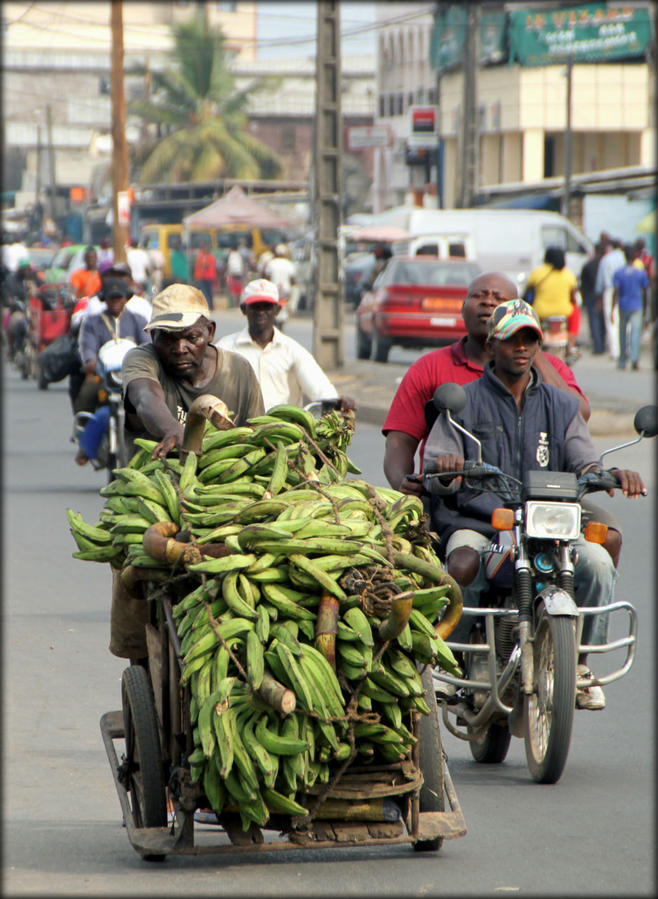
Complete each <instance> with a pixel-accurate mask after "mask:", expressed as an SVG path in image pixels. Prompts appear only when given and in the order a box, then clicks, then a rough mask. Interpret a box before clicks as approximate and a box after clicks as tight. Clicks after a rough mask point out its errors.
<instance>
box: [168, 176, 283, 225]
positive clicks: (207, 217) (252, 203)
mask: <svg viewBox="0 0 658 899" xmlns="http://www.w3.org/2000/svg"><path fill="white" fill-rule="evenodd" d="M183 225H184V226H185V227H186V228H226V227H229V226H231V225H242V226H243V227H247V228H288V227H290V225H291V222H290V221H289V220H288V219H287V218H285V217H284V216H282V215H280V214H279V213H278V212H274V210H272V209H270V208H269V206H266V205H265V204H264V203H259V202H258V201H257V200H253V199H252V198H251V197H248V196H247V194H245V192H244V191H243V190H242V188H240V187H237V186H236V187H232V188H231V189H230V190H229V192H228V193H227V194H226V195H225V196H223V197H220V199H219V200H215V201H214V203H210V205H209V206H204V208H203V209H199V210H198V211H197V212H193V213H192V214H191V215H186V216H185V218H184V219H183Z"/></svg>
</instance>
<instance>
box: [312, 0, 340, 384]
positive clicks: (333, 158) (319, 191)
mask: <svg viewBox="0 0 658 899" xmlns="http://www.w3.org/2000/svg"><path fill="white" fill-rule="evenodd" d="M317 9H318V14H317V37H316V70H315V71H316V75H315V78H316V89H315V147H314V163H315V165H314V167H315V179H314V191H313V199H314V209H315V218H316V223H317V224H316V227H317V238H316V248H317V252H316V265H317V268H316V273H315V278H314V282H315V287H316V290H315V306H314V310H313V354H314V356H315V358H316V360H317V361H318V363H319V364H320V365H321V366H322V368H326V369H329V370H331V369H335V368H340V367H341V366H342V365H343V362H344V357H343V307H344V300H343V295H344V282H343V277H342V256H341V253H340V246H339V237H338V232H339V228H340V225H341V221H342V196H343V189H342V180H343V165H342V150H343V127H342V116H341V97H340V92H341V65H340V14H339V4H338V2H335V0H318V5H317Z"/></svg>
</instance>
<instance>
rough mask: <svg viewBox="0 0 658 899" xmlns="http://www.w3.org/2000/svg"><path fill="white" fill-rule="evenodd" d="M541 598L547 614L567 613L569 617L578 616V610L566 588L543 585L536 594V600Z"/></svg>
mask: <svg viewBox="0 0 658 899" xmlns="http://www.w3.org/2000/svg"><path fill="white" fill-rule="evenodd" d="M539 600H543V603H544V608H545V609H546V611H547V612H548V614H549V615H568V616H569V617H570V618H578V616H579V615H580V612H579V611H578V606H577V605H576V603H575V602H574V601H573V599H572V598H571V596H569V594H568V593H567V592H566V590H561V589H560V588H559V587H552V586H551V587H544V589H543V590H542V591H541V592H540V593H538V594H537V600H536V601H537V602H538V601H539Z"/></svg>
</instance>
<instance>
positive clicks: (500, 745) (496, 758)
mask: <svg viewBox="0 0 658 899" xmlns="http://www.w3.org/2000/svg"><path fill="white" fill-rule="evenodd" d="M511 742H512V735H511V733H510V732H509V730H508V728H507V726H506V725H504V724H495V723H494V724H490V725H489V727H487V729H486V730H485V731H484V734H483V735H482V736H481V737H479V738H478V739H477V740H469V743H468V745H469V746H470V749H471V755H472V756H473V758H474V759H475V761H476V762H480V764H483V765H497V764H500V762H504V761H505V758H506V756H507V751H508V750H509V746H510V743H511Z"/></svg>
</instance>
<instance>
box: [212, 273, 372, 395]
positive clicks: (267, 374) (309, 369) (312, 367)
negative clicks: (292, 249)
mask: <svg viewBox="0 0 658 899" xmlns="http://www.w3.org/2000/svg"><path fill="white" fill-rule="evenodd" d="M240 309H241V310H242V313H243V315H245V316H246V318H247V327H246V328H245V329H244V330H243V331H237V332H235V333H233V334H227V335H226V336H225V337H222V338H221V340H218V341H217V346H218V347H220V349H223V350H230V351H231V352H233V353H238V354H239V355H241V356H244V358H245V359H247V361H248V362H249V363H250V364H251V367H252V368H253V370H254V371H255V372H256V377H257V378H258V382H259V384H260V388H261V391H262V393H263V401H264V403H265V409H266V410H267V409H271V408H272V406H277V405H279V404H280V403H292V404H293V405H295V406H301V405H302V403H303V402H310V401H314V400H333V399H338V408H339V409H341V410H343V411H346V412H347V411H349V410H353V409H355V408H356V404H355V402H354V400H352V399H351V398H350V397H339V396H338V393H337V392H336V388H335V387H334V385H333V384H332V383H331V381H330V380H329V378H328V377H327V376H326V375H325V373H324V372H323V371H322V369H321V368H320V366H319V365H318V363H317V362H316V361H315V359H314V358H313V356H312V355H311V354H310V353H309V352H308V350H306V349H304V347H303V346H302V345H301V344H300V343H297V341H296V340H293V339H292V338H291V337H288V336H287V335H286V334H283V333H282V332H281V331H280V330H279V329H278V328H276V327H275V325H274V320H275V318H276V316H277V315H278V313H279V311H280V309H281V305H280V303H279V291H278V290H277V287H276V284H273V283H272V282H271V281H268V280H266V279H265V278H259V279H257V280H256V281H250V282H249V283H248V284H247V286H246V287H245V288H244V290H243V291H242V296H241V298H240Z"/></svg>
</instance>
